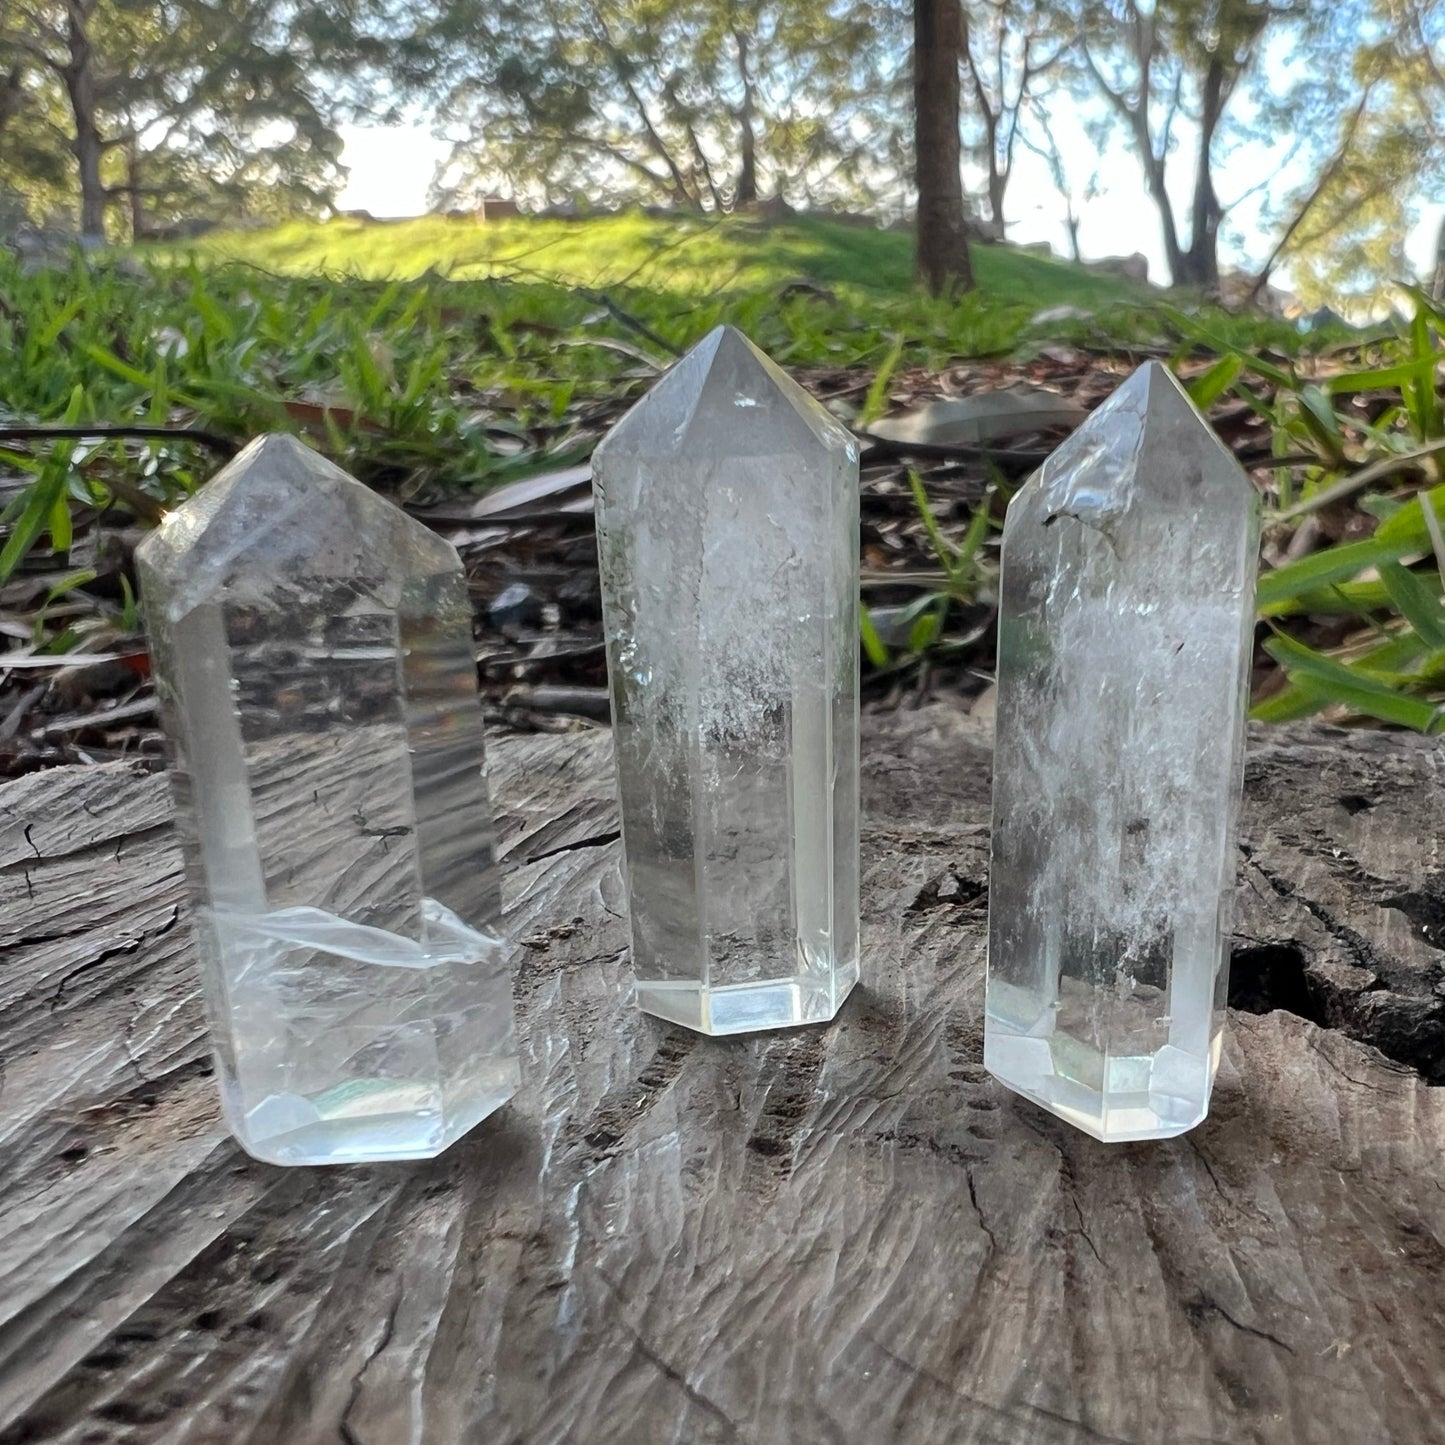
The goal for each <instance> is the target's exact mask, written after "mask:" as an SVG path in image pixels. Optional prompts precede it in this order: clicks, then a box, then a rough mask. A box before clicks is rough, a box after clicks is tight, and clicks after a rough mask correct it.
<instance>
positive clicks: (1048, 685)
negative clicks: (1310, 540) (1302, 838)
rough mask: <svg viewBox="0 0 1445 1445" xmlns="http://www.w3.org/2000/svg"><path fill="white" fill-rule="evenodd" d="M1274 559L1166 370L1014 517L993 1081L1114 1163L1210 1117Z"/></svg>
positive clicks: (1081, 438)
mask: <svg viewBox="0 0 1445 1445" xmlns="http://www.w3.org/2000/svg"><path fill="white" fill-rule="evenodd" d="M1257 548H1258V521H1257V508H1256V501H1255V496H1254V491H1253V489H1252V487H1251V486H1250V483H1249V480H1248V478H1246V477H1245V475H1244V473H1243V472H1242V471H1241V470H1240V468H1239V467H1238V465H1237V464H1236V463H1235V460H1234V458H1233V457H1232V456H1231V455H1230V454H1229V452H1227V451H1226V450H1225V449H1224V447H1222V446H1221V445H1220V443H1219V441H1218V440H1217V439H1216V438H1215V436H1214V434H1213V433H1212V432H1211V431H1210V430H1209V427H1208V426H1207V425H1206V424H1205V422H1204V421H1203V419H1202V418H1201V417H1200V416H1199V414H1198V413H1197V412H1196V411H1195V410H1194V407H1193V405H1192V404H1191V403H1190V401H1189V398H1188V397H1187V396H1186V395H1185V393H1184V392H1183V391H1182V390H1181V389H1180V387H1179V384H1178V383H1177V382H1176V381H1175V380H1174V378H1173V377H1172V376H1171V375H1170V374H1169V372H1168V371H1167V370H1166V369H1165V368H1164V367H1162V366H1158V365H1154V364H1152V363H1151V364H1150V365H1147V366H1145V367H1143V368H1141V369H1140V370H1139V371H1137V372H1136V373H1135V374H1134V375H1133V376H1132V377H1131V378H1130V379H1129V380H1128V381H1127V382H1125V383H1124V385H1123V386H1121V387H1120V388H1119V390H1118V391H1116V392H1115V393H1114V395H1113V396H1112V397H1110V398H1109V400H1108V401H1107V402H1105V403H1104V405H1103V406H1101V407H1100V408H1099V409H1098V410H1097V411H1096V412H1094V414H1093V415H1092V416H1090V418H1089V419H1088V421H1086V422H1085V423H1084V425H1083V426H1081V427H1080V428H1079V430H1078V431H1077V432H1075V434H1074V435H1073V436H1072V437H1071V438H1070V439H1069V440H1068V441H1067V442H1065V443H1064V444H1063V445H1062V446H1061V447H1060V448H1059V449H1058V450H1057V451H1056V452H1055V453H1054V454H1053V455H1052V456H1051V457H1050V458H1049V459H1048V461H1046V462H1045V463H1044V465H1043V468H1042V470H1040V471H1039V472H1038V473H1037V474H1036V475H1035V476H1034V477H1033V478H1031V479H1030V480H1029V482H1028V483H1027V484H1026V485H1025V486H1024V487H1023V488H1022V489H1021V490H1020V491H1019V493H1018V495H1017V496H1016V497H1015V498H1014V499H1013V502H1012V503H1011V504H1010V506H1009V510H1008V518H1007V521H1006V523H1005V526H1004V535H1003V583H1002V596H1001V605H1000V613H999V641H998V711H997V743H996V750H995V755H994V784H993V857H992V867H991V873H990V880H991V881H990V899H989V955H988V1004H987V1019H986V1022H985V1029H984V1062H985V1064H986V1065H987V1067H988V1069H989V1071H990V1072H991V1073H993V1074H994V1075H995V1077H997V1078H998V1079H999V1080H1000V1081H1001V1082H1003V1083H1005V1084H1007V1085H1008V1086H1009V1088H1011V1089H1015V1090H1017V1091H1018V1092H1019V1093H1021V1094H1023V1095H1025V1096H1026V1097H1027V1098H1030V1099H1032V1100H1034V1101H1035V1102H1036V1103H1039V1104H1042V1105H1043V1106H1044V1107H1045V1108H1046V1109H1050V1110H1052V1111H1053V1112H1054V1113H1055V1114H1058V1115H1059V1116H1060V1117H1061V1118H1063V1119H1067V1120H1068V1121H1069V1122H1070V1123H1072V1124H1076V1125H1077V1126H1078V1127H1079V1128H1081V1129H1083V1130H1085V1131H1086V1132H1087V1133H1090V1134H1092V1135H1094V1136H1095V1137H1096V1138H1099V1139H1104V1140H1110V1141H1112V1140H1122V1139H1157V1138H1165V1137H1168V1136H1170V1135H1174V1134H1180V1133H1183V1132H1184V1130H1186V1129H1189V1128H1192V1127H1193V1126H1194V1125H1195V1124H1197V1123H1199V1121H1200V1120H1201V1119H1203V1118H1204V1115H1205V1113H1206V1112H1207V1110H1208V1107H1209V1094H1210V1090H1211V1088H1212V1086H1213V1083H1214V1073H1215V1069H1216V1067H1217V1065H1218V1062H1219V1049H1220V1039H1221V1031H1222V1028H1223V1022H1224V1012H1223V1010H1224V1003H1225V994H1226V990H1227V983H1228V969H1229V955H1228V950H1229V935H1230V913H1231V905H1232V902H1233V895H1234V884H1235V844H1234V827H1235V815H1236V812H1237V808H1238V802H1239V794H1240V788H1241V776H1242V771H1243V759H1244V726H1245V707H1246V703H1247V681H1248V672H1249V662H1250V650H1251V649H1250V641H1251V635H1252V628H1253V622H1254V577H1255V564H1256V553H1257Z"/></svg>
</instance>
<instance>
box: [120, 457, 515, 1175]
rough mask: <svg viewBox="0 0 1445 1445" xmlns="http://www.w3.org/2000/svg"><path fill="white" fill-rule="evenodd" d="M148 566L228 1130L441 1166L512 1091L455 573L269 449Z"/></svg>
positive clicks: (468, 658)
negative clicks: (433, 1160) (489, 928)
mask: <svg viewBox="0 0 1445 1445" xmlns="http://www.w3.org/2000/svg"><path fill="white" fill-rule="evenodd" d="M137 561H138V563H139V569H140V579H141V587H142V596H143V601H144V606H145V615H146V622H147V627H148V630H149V633H150V640H151V653H152V660H153V668H154V672H155V677H156V683H157V687H158V690H159V694H160V698H161V705H162V709H163V718H164V721H165V724H166V734H167V737H168V740H169V745H170V762H171V779H172V788H173V792H174V796H175V801H176V821H177V827H178V830H179V834H180V838H181V843H182V847H183V850H184V854H185V861H186V867H187V879H188V885H189V894H190V901H191V911H192V923H193V927H194V932H195V936H196V945H197V951H198V954H199V959H200V966H201V974H202V980H203V985H204V992H205V999H206V1006H207V1012H208V1014H209V1018H210V1026H211V1036H212V1043H213V1046H214V1050H215V1055H216V1062H217V1072H218V1076H219V1082H220V1088H221V1098H222V1103H223V1106H224V1109H225V1115H226V1120H227V1123H228V1124H229V1125H230V1127H231V1130H232V1132H233V1133H234V1134H235V1135H236V1137H237V1139H239V1140H240V1142H241V1144H242V1145H243V1146H244V1147H245V1148H246V1150H247V1151H248V1152H249V1153H251V1154H253V1155H255V1156H256V1157H257V1158H258V1159H265V1160H269V1161H271V1162H273V1163H278V1164H336V1163H347V1162H359V1161H366V1160H384V1159H415V1158H426V1157H429V1156H431V1155H433V1154H436V1153H438V1152H439V1151H440V1150H442V1149H444V1148H445V1147H446V1146H447V1145H448V1144H450V1143H451V1142H452V1141H453V1140H455V1139H456V1138H457V1137H458V1136H459V1135H461V1134H463V1133H464V1132H465V1131H466V1130H468V1129H469V1128H471V1127H472V1126H473V1125H474V1124H476V1123H477V1122H478V1121H479V1120H481V1119H483V1118H485V1117H486V1116H487V1115H488V1114H490V1113H491V1112H492V1111H493V1110H494V1109H496V1108H497V1107H498V1106H499V1105H501V1104H502V1103H503V1102H504V1101H505V1100H506V1099H507V1098H509V1097H510V1096H511V1094H512V1093H513V1092H514V1091H515V1089H516V1087H517V1083H518V1063H517V1054H516V1049H515V1046H514V1043H513V1036H512V998H511V978H510V968H509V960H508V958H507V952H506V950H505V948H504V947H503V945H502V943H501V941H500V940H499V939H498V938H497V937H495V936H494V935H492V934H489V933H488V932H486V931H485V926H486V925H487V924H489V923H491V922H493V921H495V920H496V918H497V917H498V915H499V892H498V881H497V876H496V869H495V867H494V863H493V856H492V855H493V842H492V826H491V815H490V810H489V807H488V803H487V797H486V787H485V782H484V780H483V775H482V770H481V769H482V719H481V710H480V707H479V705H478V701H477V692H476V672H475V664H474V661H473V654H472V633H471V613H470V608H469V604H468V599H467V594H466V587H465V583H464V579H463V576H462V570H461V564H460V562H459V560H458V558H457V555H456V552H455V551H454V550H453V549H452V548H451V547H450V546H449V545H448V544H447V543H445V542H443V541H442V540H441V539H439V538H437V537H435V536H433V535H432V534H431V533H429V532H428V531H427V530H426V528H424V527H422V526H421V525H420V524H419V523H417V522H415V521H413V520H412V519H411V518H409V517H407V516H406V515H405V514H404V513H403V512H401V511H400V510H399V509H398V508H396V507H393V506H392V505H391V504H390V503H388V502H386V501H384V500H383V499H382V498H380V497H378V496H376V495H375V494H374V493H372V492H370V491H369V490H368V489H367V488H365V487H363V486H362V485H361V484H360V483H359V482H356V481H353V480H352V479H351V478H350V477H348V476H347V475H346V474H345V473H344V472H342V471H340V470H339V469H338V468H336V467H334V466H332V465H331V464H330V463H329V462H327V461H325V460H324V459H323V458H322V457H320V456H318V455H317V454H316V453H315V452H313V451H311V450H310V449H309V448H307V447H304V446H303V445H301V443H299V442H297V441H294V440H293V439H291V438H289V437H280V436H275V437H263V438H261V439H260V440H259V441H257V442H254V443H252V445H250V446H249V447H247V448H246V450H245V451H243V452H242V453H241V454H240V455H239V456H238V457H237V458H236V459H235V460H234V461H233V462H231V463H230V464H229V465H228V466H227V467H225V468H224V469H223V470H222V471H221V472H220V473H219V474H218V475H217V476H216V477H215V478H214V479H213V480H212V481H211V482H210V483H209V484H208V485H207V486H206V487H205V488H204V489H203V490H202V491H201V492H200V493H198V494H197V496H196V497H194V498H193V499H192V500H191V501H189V502H187V503H186V504H185V505H184V506H183V507H181V508H180V509H179V510H178V511H176V512H173V513H171V514H170V515H169V516H168V517H167V518H166V519H165V521H164V522H163V523H162V524H161V526H160V528H159V529H158V530H157V531H156V532H155V533H154V534H152V536H150V537H149V538H147V539H146V541H145V542H144V543H142V545H141V547H140V548H139V550H138V552H137Z"/></svg>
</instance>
